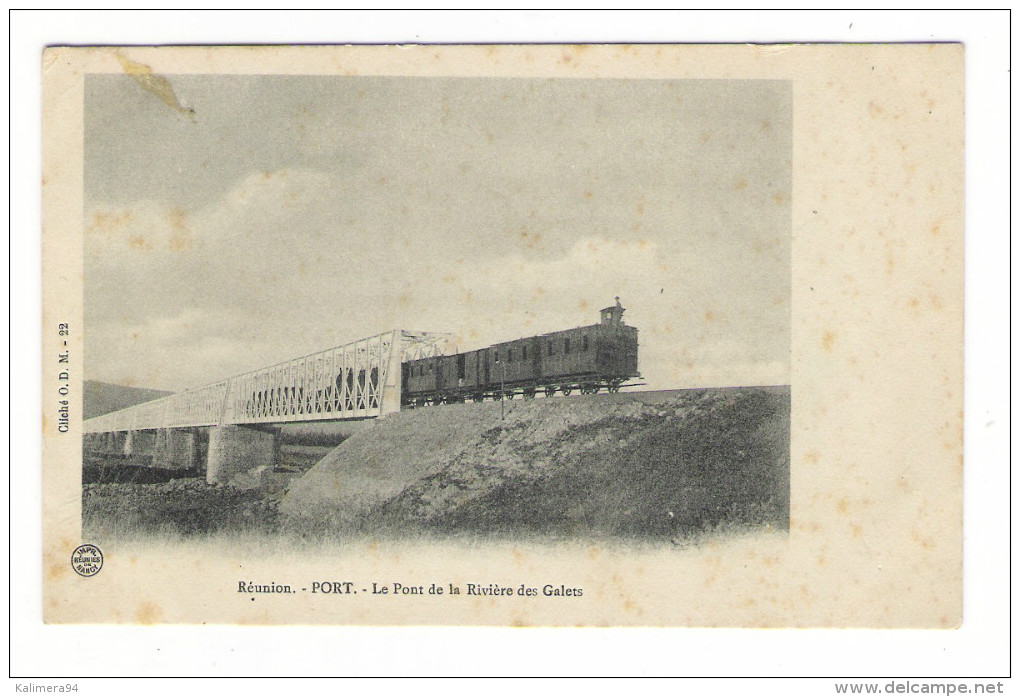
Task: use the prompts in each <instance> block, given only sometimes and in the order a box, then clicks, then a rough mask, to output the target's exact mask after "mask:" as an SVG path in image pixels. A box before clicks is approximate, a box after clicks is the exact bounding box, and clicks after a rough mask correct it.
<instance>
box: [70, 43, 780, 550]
mask: <svg viewBox="0 0 1020 697" xmlns="http://www.w3.org/2000/svg"><path fill="white" fill-rule="evenodd" d="M128 54H129V52H127V51H112V55H113V56H114V57H115V58H116V60H117V61H118V62H119V64H120V65H122V66H123V68H124V70H123V72H121V73H119V74H91V75H87V76H86V77H85V79H84V106H83V115H84V172H83V185H84V191H83V195H84V211H83V212H84V220H83V221H82V226H83V253H84V277H83V301H82V302H83V309H84V325H83V331H84V336H85V340H84V374H83V378H84V384H83V392H82V395H81V398H82V400H83V404H82V411H81V414H82V417H83V419H84V421H83V424H82V428H83V431H84V437H83V452H82V487H83V489H82V531H83V538H84V539H87V540H89V541H91V542H93V543H96V544H99V545H103V544H104V543H105V544H116V543H117V541H119V540H121V539H124V538H128V539H149V538H164V539H178V538H188V537H194V536H212V537H216V538H223V539H225V540H228V541H230V542H232V543H234V542H236V543H237V544H238V545H240V546H242V547H245V546H254V548H258V547H259V546H260V545H263V544H264V543H265V538H267V537H274V538H275V537H279V538H283V539H286V538H293V537H296V538H298V539H300V540H308V539H310V538H318V539H321V540H331V539H339V540H349V539H360V540H374V539H377V538H378V539H388V538H393V537H397V538H411V539H429V538H432V537H443V538H447V537H450V538H456V539H461V540H466V541H472V542H476V543H477V542H484V541H486V540H492V539H495V540H499V541H511V542H512V541H526V542H530V543H543V542H546V541H554V542H558V541H577V542H585V541H588V542H590V541H600V542H601V543H603V544H608V545H619V544H623V545H627V544H647V545H655V546H662V547H664V548H669V547H670V546H697V545H700V544H703V543H705V542H706V541H712V540H717V539H718V538H720V537H730V536H748V535H780V536H782V535H785V534H786V533H787V531H788V528H789V501H790V492H789V481H790V446H789V439H790V421H789V419H790V385H789V383H790V310H791V308H790V263H791V260H790V225H791V216H790V201H791V194H792V192H791V167H792V138H793V133H792V99H791V95H792V92H791V83H790V82H789V81H784V80H726V81H723V80H675V79H578V78H553V79H537V78H532V79H522V78H517V79H507V78H447V77H395V76H342V75H326V76H323V75H315V76H309V75H282V76H281V75H222V74H220V75H215V74H214V75H205V74H203V75H172V76H163V75H155V74H153V73H152V72H151V70H149V69H147V66H145V65H143V64H141V63H138V62H135V61H134V60H133V59H131V58H129V57H128ZM565 55H566V56H569V53H567V54H565Z"/></svg>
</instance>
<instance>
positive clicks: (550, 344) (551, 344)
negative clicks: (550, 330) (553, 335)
mask: <svg viewBox="0 0 1020 697" xmlns="http://www.w3.org/2000/svg"><path fill="white" fill-rule="evenodd" d="M549 355H550V356H551V355H553V342H552V339H550V340H549Z"/></svg>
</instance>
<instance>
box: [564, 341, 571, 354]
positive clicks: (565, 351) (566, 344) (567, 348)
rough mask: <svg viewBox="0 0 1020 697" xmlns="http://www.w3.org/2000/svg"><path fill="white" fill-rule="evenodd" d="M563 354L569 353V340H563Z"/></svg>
mask: <svg viewBox="0 0 1020 697" xmlns="http://www.w3.org/2000/svg"><path fill="white" fill-rule="evenodd" d="M563 353H570V339H564V340H563Z"/></svg>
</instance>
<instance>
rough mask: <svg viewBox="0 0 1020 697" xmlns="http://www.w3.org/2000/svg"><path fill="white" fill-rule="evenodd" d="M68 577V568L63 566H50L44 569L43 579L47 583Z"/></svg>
mask: <svg viewBox="0 0 1020 697" xmlns="http://www.w3.org/2000/svg"><path fill="white" fill-rule="evenodd" d="M66 575H67V567H65V566H64V565H63V564H48V565H47V566H46V567H44V569H43V577H44V578H45V579H46V580H47V581H55V580H57V579H59V578H61V577H63V576H66Z"/></svg>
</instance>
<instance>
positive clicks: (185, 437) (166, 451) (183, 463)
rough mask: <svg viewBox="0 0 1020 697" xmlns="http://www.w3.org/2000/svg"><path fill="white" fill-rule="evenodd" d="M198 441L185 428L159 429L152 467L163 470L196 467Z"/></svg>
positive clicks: (190, 431) (191, 432) (192, 432)
mask: <svg viewBox="0 0 1020 697" xmlns="http://www.w3.org/2000/svg"><path fill="white" fill-rule="evenodd" d="M198 459H199V458H198V439H197V438H196V436H195V433H194V431H192V430H191V429H186V428H161V429H158V430H157V431H156V439H155V443H154V445H153V451H152V466H153V467H161V468H163V469H194V468H196V467H198V464H199V463H198Z"/></svg>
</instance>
